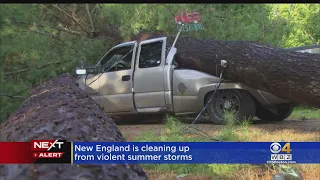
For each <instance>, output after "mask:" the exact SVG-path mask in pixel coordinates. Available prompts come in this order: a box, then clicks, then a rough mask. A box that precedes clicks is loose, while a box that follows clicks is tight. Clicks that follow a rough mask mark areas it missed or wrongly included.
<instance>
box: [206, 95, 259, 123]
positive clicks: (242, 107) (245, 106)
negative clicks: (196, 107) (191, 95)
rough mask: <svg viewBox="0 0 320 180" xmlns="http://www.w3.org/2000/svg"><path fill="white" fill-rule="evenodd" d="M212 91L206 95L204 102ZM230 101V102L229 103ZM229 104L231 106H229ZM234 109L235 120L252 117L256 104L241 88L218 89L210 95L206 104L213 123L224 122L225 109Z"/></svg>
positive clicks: (239, 120)
mask: <svg viewBox="0 0 320 180" xmlns="http://www.w3.org/2000/svg"><path fill="white" fill-rule="evenodd" d="M212 93H213V92H210V93H209V94H208V95H207V96H206V101H205V102H206V103H207V102H208V101H209V100H210V98H211V96H212ZM229 102H230V103H229ZM230 105H231V108H230ZM230 109H234V110H235V112H234V113H235V117H236V121H237V122H241V121H243V120H246V119H252V118H253V117H254V116H255V112H256V105H255V102H254V99H253V98H252V97H251V95H250V94H249V93H248V92H246V91H243V90H220V91H217V92H216V93H215V95H214V96H213V97H212V100H211V102H210V103H209V104H208V107H207V112H208V114H209V118H210V120H211V121H212V122H213V123H214V124H219V125H222V124H226V123H227V121H226V119H225V113H224V112H225V110H230Z"/></svg>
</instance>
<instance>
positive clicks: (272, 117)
mask: <svg viewBox="0 0 320 180" xmlns="http://www.w3.org/2000/svg"><path fill="white" fill-rule="evenodd" d="M275 108H276V111H277V112H278V114H275V113H273V112H271V111H269V110H268V109H267V108H265V107H263V106H262V105H259V106H258V107H257V112H256V116H257V117H258V118H259V119H260V120H263V121H283V120H285V119H287V118H288V117H289V116H290V115H291V113H292V111H293V108H294V105H293V104H292V103H285V104H279V105H276V107H275Z"/></svg>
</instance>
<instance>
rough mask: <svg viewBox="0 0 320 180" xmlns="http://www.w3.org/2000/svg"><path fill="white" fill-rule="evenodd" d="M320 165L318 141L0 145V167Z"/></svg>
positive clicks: (22, 143)
mask: <svg viewBox="0 0 320 180" xmlns="http://www.w3.org/2000/svg"><path fill="white" fill-rule="evenodd" d="M28 163H67V164H109V163H110V164H208V163H212V164H267V163H278V164H292V163H300V164H319V163H320V143H319V142H67V141H63V140H33V141H31V142H0V164H28Z"/></svg>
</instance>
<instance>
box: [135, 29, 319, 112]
mask: <svg viewBox="0 0 320 180" xmlns="http://www.w3.org/2000/svg"><path fill="white" fill-rule="evenodd" d="M162 36H163V34H159V33H158V34H156V33H153V34H150V33H141V34H139V35H138V36H136V37H135V38H134V39H136V40H145V39H151V38H156V37H162ZM173 41H174V37H168V40H167V45H168V46H171V45H172V43H173ZM176 48H177V49H178V52H177V58H176V59H177V62H178V63H179V66H180V67H182V68H189V69H195V70H199V71H202V72H206V73H209V74H212V75H219V74H220V72H221V67H220V61H221V60H227V61H228V66H227V68H226V69H225V70H224V78H225V79H228V80H232V81H237V82H241V83H243V84H246V85H248V86H249V87H251V88H254V89H259V90H263V91H266V92H269V93H272V94H274V95H276V96H278V97H280V98H283V99H286V100H290V101H292V102H294V103H297V104H302V105H311V106H314V107H318V108H320V54H310V53H299V52H292V51H288V50H285V49H281V48H274V47H271V46H267V45H263V44H259V43H256V42H248V41H217V40H201V39H195V38H192V37H180V38H179V39H178V41H177V44H176Z"/></svg>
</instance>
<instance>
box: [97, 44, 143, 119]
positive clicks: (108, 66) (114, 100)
mask: <svg viewBox="0 0 320 180" xmlns="http://www.w3.org/2000/svg"><path fill="white" fill-rule="evenodd" d="M136 48H137V43H136V42H135V41H132V42H128V43H123V44H120V45H118V46H115V47H114V48H112V49H111V50H110V51H109V52H108V53H107V54H106V55H105V56H104V57H103V58H102V59H101V61H100V66H101V72H102V75H101V77H100V78H99V79H100V102H101V105H102V106H103V108H104V111H106V112H109V113H121V112H133V111H135V108H134V105H133V92H132V91H133V84H132V75H133V69H134V57H135V55H136V53H135V52H136Z"/></svg>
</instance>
